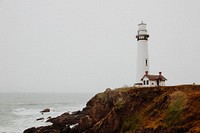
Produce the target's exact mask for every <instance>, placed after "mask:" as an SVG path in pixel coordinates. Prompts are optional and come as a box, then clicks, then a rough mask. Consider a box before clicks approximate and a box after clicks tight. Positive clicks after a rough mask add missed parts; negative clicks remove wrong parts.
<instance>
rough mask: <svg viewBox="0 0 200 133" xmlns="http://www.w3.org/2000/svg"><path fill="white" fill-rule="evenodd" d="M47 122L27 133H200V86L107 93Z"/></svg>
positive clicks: (123, 90) (131, 89)
mask: <svg viewBox="0 0 200 133" xmlns="http://www.w3.org/2000/svg"><path fill="white" fill-rule="evenodd" d="M48 121H49V122H52V123H53V124H52V125H51V126H46V127H39V128H30V129H27V130H25V131H24V133H149V132H152V133H154V132H155V133H158V132H161V133H175V132H177V133H179V132H191V133H194V132H200V86H199V85H184V86H171V87H147V88H134V87H129V88H118V89H115V90H110V89H107V90H106V91H105V92H103V93H99V94H97V95H95V96H94V97H93V98H92V99H91V100H90V101H88V103H87V105H86V107H85V108H84V109H83V110H82V111H77V112H74V113H72V114H68V113H65V114H63V115H61V116H58V117H57V118H52V119H49V120H48ZM72 125H74V126H73V127H72Z"/></svg>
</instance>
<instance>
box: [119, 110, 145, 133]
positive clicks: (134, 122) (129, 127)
mask: <svg viewBox="0 0 200 133" xmlns="http://www.w3.org/2000/svg"><path fill="white" fill-rule="evenodd" d="M141 118H142V117H141V116H140V115H139V114H135V115H132V116H130V117H129V118H128V119H126V120H125V121H124V122H123V123H122V128H121V129H122V133H129V132H132V131H135V130H136V129H138V128H139V127H140V124H141V123H142V119H141Z"/></svg>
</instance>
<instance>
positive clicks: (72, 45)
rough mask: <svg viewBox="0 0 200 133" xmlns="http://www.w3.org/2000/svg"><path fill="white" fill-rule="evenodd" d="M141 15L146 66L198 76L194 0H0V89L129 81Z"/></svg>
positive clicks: (182, 77) (88, 88) (178, 80)
mask: <svg viewBox="0 0 200 133" xmlns="http://www.w3.org/2000/svg"><path fill="white" fill-rule="evenodd" d="M141 21H144V22H145V23H147V30H148V33H149V34H150V38H149V56H150V70H151V73H153V74H157V73H158V71H162V72H163V74H164V76H166V78H167V79H168V81H167V83H166V84H167V85H176V84H187V83H193V82H195V83H200V79H199V75H200V62H199V61H200V52H199V51H200V43H199V42H200V26H199V24H200V1H199V0H167V1H166V0H165V1H164V0H146V1H145V0H140V1H138V0H0V92H99V91H104V90H105V89H106V88H108V87H110V88H116V87H122V86H124V85H128V86H130V85H133V84H134V82H135V75H136V46H137V41H136V38H135V35H136V33H137V28H138V23H140V22H141Z"/></svg>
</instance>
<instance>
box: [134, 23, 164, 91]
mask: <svg viewBox="0 0 200 133" xmlns="http://www.w3.org/2000/svg"><path fill="white" fill-rule="evenodd" d="M136 38H137V74H136V83H135V86H146V87H148V86H149V87H150V86H165V81H166V80H167V79H166V78H165V77H164V76H163V75H162V73H161V72H159V74H158V75H152V74H149V73H150V65H149V53H148V38H149V34H148V33H147V29H146V24H145V23H143V22H141V23H140V24H138V31H137V35H136Z"/></svg>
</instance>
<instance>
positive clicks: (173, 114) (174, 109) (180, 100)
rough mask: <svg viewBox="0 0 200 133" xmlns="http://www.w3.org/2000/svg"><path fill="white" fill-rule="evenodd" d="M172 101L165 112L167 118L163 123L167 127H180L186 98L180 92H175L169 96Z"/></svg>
mask: <svg viewBox="0 0 200 133" xmlns="http://www.w3.org/2000/svg"><path fill="white" fill-rule="evenodd" d="M171 98H172V101H171V102H170V105H169V107H168V110H167V117H166V119H165V122H166V123H167V125H168V126H169V127H171V126H174V125H181V123H180V121H181V114H182V113H183V110H184V108H185V104H186V102H187V96H186V95H185V94H184V93H183V92H181V91H177V92H174V93H172V94H171Z"/></svg>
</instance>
